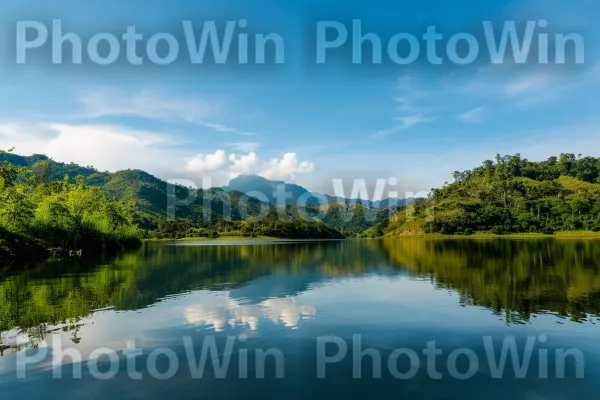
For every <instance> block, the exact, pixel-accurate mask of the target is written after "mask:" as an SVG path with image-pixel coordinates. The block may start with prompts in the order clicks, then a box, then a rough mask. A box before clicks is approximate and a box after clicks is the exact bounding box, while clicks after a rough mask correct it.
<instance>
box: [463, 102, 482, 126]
mask: <svg viewBox="0 0 600 400" xmlns="http://www.w3.org/2000/svg"><path fill="white" fill-rule="evenodd" d="M485 114H486V107H485V106H479V107H476V108H473V109H472V110H469V111H466V112H464V113H462V114H460V115H458V117H457V118H458V119H459V120H461V121H463V122H470V123H476V122H483V120H484V119H485Z"/></svg>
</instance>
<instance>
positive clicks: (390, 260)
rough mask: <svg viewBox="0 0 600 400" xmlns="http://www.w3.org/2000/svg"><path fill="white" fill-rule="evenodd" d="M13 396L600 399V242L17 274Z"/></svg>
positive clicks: (187, 249)
mask: <svg viewBox="0 0 600 400" xmlns="http://www.w3.org/2000/svg"><path fill="white" fill-rule="evenodd" d="M0 302H1V304H0V306H1V307H0V331H1V332H2V333H1V335H2V336H1V339H0V340H1V342H0V346H1V349H2V356H1V357H0V393H2V398H3V399H13V398H14V399H16V398H23V399H35V398H43V399H61V400H64V399H80V398H90V399H92V398H99V399H100V398H101V399H106V398H111V399H153V398H156V399H159V398H160V399H163V398H172V399H186V398H274V399H282V398H297V399H306V398H315V399H316V398H323V399H326V398H410V399H480V398H486V399H528V400H542V399H551V400H554V399H556V400H558V399H574V398H592V397H594V398H595V396H597V395H598V393H600V325H599V324H600V320H599V317H598V316H599V315H600V241H594V240H578V239H568V240H567V239H565V240H554V239H540V240H533V239H531V240H509V239H503V240H468V239H457V240H446V239H426V238H399V239H389V240H360V241H359V240H347V241H329V242H268V241H245V242H239V243H231V242H227V243H210V242H198V243H195V242H177V243H169V242H160V243H147V244H145V245H144V246H143V247H142V248H140V249H139V250H136V251H134V252H128V253H122V254H118V255H116V256H114V257H110V258H105V259H94V260H86V259H83V258H82V259H74V260H70V261H47V262H45V263H43V264H41V265H39V266H37V267H35V268H33V269H29V270H27V271H24V272H21V273H14V274H9V275H4V276H3V277H2V278H1V281H0Z"/></svg>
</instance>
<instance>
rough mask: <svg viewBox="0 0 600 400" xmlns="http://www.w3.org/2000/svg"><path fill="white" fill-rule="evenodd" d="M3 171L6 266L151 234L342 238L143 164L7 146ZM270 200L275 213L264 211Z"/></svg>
mask: <svg viewBox="0 0 600 400" xmlns="http://www.w3.org/2000/svg"><path fill="white" fill-rule="evenodd" d="M0 174H1V175H0V179H1V184H0V200H2V208H1V210H0V264H2V265H7V264H11V263H13V262H15V261H16V262H19V263H26V262H30V261H36V260H39V259H43V258H46V257H48V256H49V255H52V254H54V255H59V256H60V255H63V254H74V253H77V254H79V253H81V252H89V251H99V250H109V249H118V248H123V247H127V246H129V245H131V244H134V243H139V241H140V239H152V238H156V239H180V238H185V237H208V238H216V237H219V236H238V237H257V236H271V237H278V238H289V239H292V238H293V239H298V238H302V239H339V238H342V237H343V235H342V233H341V232H340V231H339V230H338V229H336V227H332V226H329V225H327V224H325V223H324V222H323V221H322V220H321V219H319V218H316V217H315V218H308V219H307V218H300V216H299V215H298V213H297V212H294V211H293V210H292V209H291V207H287V209H286V210H277V209H275V208H274V207H273V206H270V205H266V204H261V203H260V202H259V201H258V200H257V199H253V198H250V199H246V200H243V199H242V196H243V194H242V193H239V192H234V191H230V192H225V191H223V190H221V189H218V188H214V189H209V190H202V189H199V190H194V189H191V188H186V187H183V186H178V185H168V184H167V182H165V181H162V180H160V179H158V178H156V177H154V176H152V175H150V174H148V173H146V172H144V171H139V170H126V171H119V172H116V173H108V172H99V171H97V170H95V169H94V168H93V167H92V166H88V167H81V166H78V165H76V164H64V163H59V162H55V161H53V160H51V159H49V158H47V157H45V156H42V155H34V156H30V157H21V156H18V155H14V154H12V153H11V152H2V153H0ZM71 174H78V175H77V176H72V175H71ZM59 177H60V178H59ZM264 207H267V210H268V211H269V212H268V214H267V216H266V218H259V217H258V215H259V213H260V212H261V210H264ZM315 213H318V210H316V211H315Z"/></svg>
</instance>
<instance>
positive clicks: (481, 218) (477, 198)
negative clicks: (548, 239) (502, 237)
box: [364, 154, 600, 237]
mask: <svg viewBox="0 0 600 400" xmlns="http://www.w3.org/2000/svg"><path fill="white" fill-rule="evenodd" d="M453 178H454V182H452V183H450V184H446V185H444V187H442V188H439V189H433V190H432V192H431V194H430V197H429V198H428V199H420V200H418V201H415V202H414V203H413V204H412V206H410V207H409V208H408V209H407V210H406V212H401V213H399V214H398V215H397V216H395V217H394V218H391V219H389V220H386V221H384V222H382V223H380V224H378V225H377V226H374V227H372V228H371V229H369V230H368V231H367V232H365V234H364V235H365V236H372V237H373V236H375V237H376V236H397V235H408V234H416V233H441V234H472V233H474V232H491V233H496V234H505V233H528V232H538V233H554V232H557V231H578V230H585V231H600V159H599V158H594V157H582V156H581V155H579V156H575V155H574V154H561V155H560V156H559V157H550V158H549V159H547V160H546V161H541V162H533V161H528V160H527V159H525V158H522V157H521V156H520V155H519V154H516V155H514V156H504V157H500V156H497V157H496V160H495V161H492V160H487V161H485V162H484V163H483V164H482V165H481V166H479V167H477V168H474V169H473V170H468V171H464V172H458V171H457V172H454V174H453Z"/></svg>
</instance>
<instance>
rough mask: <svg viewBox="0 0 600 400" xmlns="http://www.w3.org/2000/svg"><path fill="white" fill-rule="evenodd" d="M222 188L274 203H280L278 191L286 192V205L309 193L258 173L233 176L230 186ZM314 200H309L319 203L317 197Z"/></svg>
mask: <svg viewBox="0 0 600 400" xmlns="http://www.w3.org/2000/svg"><path fill="white" fill-rule="evenodd" d="M222 189H223V190H225V191H227V192H230V191H236V192H240V193H245V194H246V195H248V196H249V197H255V198H257V199H259V200H261V201H265V200H266V202H267V203H269V204H272V205H278V202H277V193H282V194H285V196H283V195H282V200H283V201H285V205H295V204H297V203H298V199H299V198H300V197H301V196H303V195H305V194H306V193H308V190H306V189H305V188H303V187H302V186H298V185H295V184H292V183H285V182H283V181H271V180H269V179H267V178H263V177H262V176H258V175H240V176H238V177H237V178H233V179H232V180H231V181H230V182H229V186H224V187H222ZM312 200H313V202H309V204H318V203H317V202H316V201H314V200H315V199H312ZM279 205H281V204H279Z"/></svg>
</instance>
